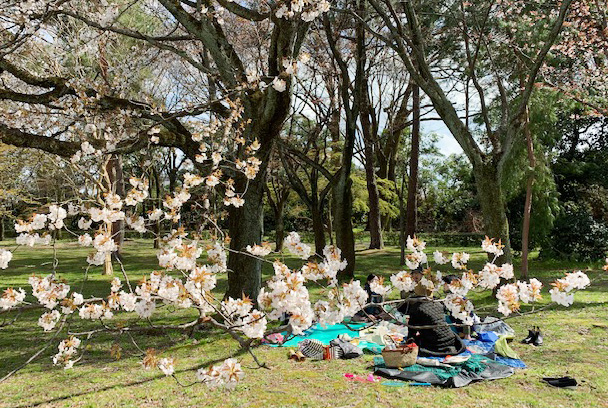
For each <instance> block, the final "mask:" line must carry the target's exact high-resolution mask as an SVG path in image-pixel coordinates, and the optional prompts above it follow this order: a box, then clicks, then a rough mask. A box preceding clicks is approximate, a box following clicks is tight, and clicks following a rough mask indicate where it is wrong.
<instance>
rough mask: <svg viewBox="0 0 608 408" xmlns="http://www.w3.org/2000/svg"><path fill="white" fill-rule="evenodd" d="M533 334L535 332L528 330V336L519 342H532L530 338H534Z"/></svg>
mask: <svg viewBox="0 0 608 408" xmlns="http://www.w3.org/2000/svg"><path fill="white" fill-rule="evenodd" d="M534 334H535V332H534V331H532V330H528V337H526V338H525V339H523V340H522V341H521V342H520V343H522V344H530V343H532V340H534Z"/></svg>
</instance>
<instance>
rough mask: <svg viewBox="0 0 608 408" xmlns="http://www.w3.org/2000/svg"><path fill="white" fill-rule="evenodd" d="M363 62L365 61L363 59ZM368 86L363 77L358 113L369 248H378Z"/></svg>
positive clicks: (374, 135)
mask: <svg viewBox="0 0 608 408" xmlns="http://www.w3.org/2000/svg"><path fill="white" fill-rule="evenodd" d="M361 35H362V36H363V37H362V39H361V40H362V41H365V37H364V33H362V34H361ZM364 54H365V53H364ZM363 63H365V60H364V61H363ZM368 86H369V85H368V81H367V78H364V79H363V81H362V84H361V90H360V92H361V95H360V99H361V112H360V114H359V118H360V120H361V128H362V130H363V154H364V158H365V160H364V166H365V180H366V184H367V195H368V206H369V212H368V215H367V217H368V227H369V236H370V243H369V249H380V248H382V247H383V246H384V242H383V240H382V223H381V220H380V193H379V192H378V184H377V182H376V172H375V171H374V167H375V156H376V155H375V154H374V146H375V139H377V129H374V126H373V124H372V121H371V120H370V119H371V117H372V115H373V113H372V109H371V106H370V100H369V93H368Z"/></svg>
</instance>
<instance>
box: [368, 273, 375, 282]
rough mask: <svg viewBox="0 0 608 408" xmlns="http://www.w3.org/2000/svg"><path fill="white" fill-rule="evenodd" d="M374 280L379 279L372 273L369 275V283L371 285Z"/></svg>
mask: <svg viewBox="0 0 608 408" xmlns="http://www.w3.org/2000/svg"><path fill="white" fill-rule="evenodd" d="M374 278H377V276H376V275H375V274H373V273H370V274H369V275H367V283H370V282H371V281H373V280H374Z"/></svg>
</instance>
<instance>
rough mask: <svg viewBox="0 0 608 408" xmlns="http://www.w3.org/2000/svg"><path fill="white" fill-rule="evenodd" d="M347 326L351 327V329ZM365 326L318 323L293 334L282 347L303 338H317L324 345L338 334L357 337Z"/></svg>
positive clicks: (361, 324) (358, 324) (293, 344)
mask: <svg viewBox="0 0 608 408" xmlns="http://www.w3.org/2000/svg"><path fill="white" fill-rule="evenodd" d="M349 326H350V327H351V328H352V329H353V330H351V329H350V328H349ZM364 327H365V323H353V324H349V325H348V326H346V325H345V324H342V323H340V324H334V325H331V326H327V327H326V328H323V327H322V326H321V325H320V324H315V325H314V326H312V327H311V328H310V329H308V330H306V331H305V332H304V333H302V334H301V335H299V336H295V337H293V338H291V339H289V340H288V341H286V342H285V343H283V344H282V346H283V347H297V346H298V343H299V342H301V341H302V340H304V339H316V340H319V341H320V342H321V343H323V344H324V345H326V346H327V345H329V342H330V341H332V340H333V339H335V338H337V337H338V336H339V335H340V334H348V335H349V336H350V337H352V338H355V337H359V331H358V330H361V329H363V328H364ZM273 346H278V344H273Z"/></svg>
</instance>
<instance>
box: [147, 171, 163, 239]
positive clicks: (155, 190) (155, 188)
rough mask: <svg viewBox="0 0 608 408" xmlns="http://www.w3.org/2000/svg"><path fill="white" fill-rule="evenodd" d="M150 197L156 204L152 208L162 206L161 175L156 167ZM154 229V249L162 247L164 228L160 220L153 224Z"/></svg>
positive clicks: (153, 172)
mask: <svg viewBox="0 0 608 408" xmlns="http://www.w3.org/2000/svg"><path fill="white" fill-rule="evenodd" d="M150 197H151V198H152V202H153V203H154V205H153V206H152V208H153V209H154V208H155V207H156V206H157V205H158V208H161V206H162V203H161V196H160V176H159V174H158V171H157V170H156V168H154V169H153V170H152V182H151V183H150ZM152 231H153V232H154V249H158V248H160V239H161V235H162V230H161V226H160V220H157V221H155V222H154V224H153V225H152Z"/></svg>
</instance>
